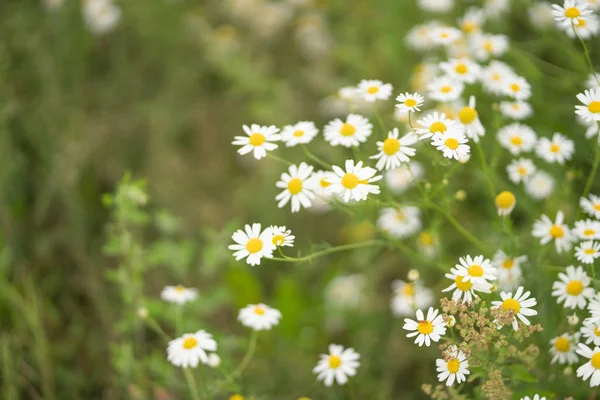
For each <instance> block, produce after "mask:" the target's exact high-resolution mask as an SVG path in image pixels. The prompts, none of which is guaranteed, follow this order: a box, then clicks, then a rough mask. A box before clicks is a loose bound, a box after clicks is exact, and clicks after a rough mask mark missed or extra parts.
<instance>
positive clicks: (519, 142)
mask: <svg viewBox="0 0 600 400" xmlns="http://www.w3.org/2000/svg"><path fill="white" fill-rule="evenodd" d="M510 142H511V143H512V144H514V145H515V146H520V145H522V144H523V139H521V136H513V137H511V138H510Z"/></svg>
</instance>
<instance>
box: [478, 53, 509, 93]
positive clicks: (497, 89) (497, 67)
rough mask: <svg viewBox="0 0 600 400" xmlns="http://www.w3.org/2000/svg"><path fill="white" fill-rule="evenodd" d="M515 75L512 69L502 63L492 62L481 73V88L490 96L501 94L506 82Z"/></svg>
mask: <svg viewBox="0 0 600 400" xmlns="http://www.w3.org/2000/svg"><path fill="white" fill-rule="evenodd" d="M514 75H515V72H514V71H513V69H512V68H511V67H510V66H509V65H508V64H506V63H503V62H502V61H497V60H493V61H490V64H489V65H488V66H487V67H486V68H484V69H483V70H482V71H481V76H480V79H481V82H482V83H483V88H484V89H485V90H486V91H488V92H489V93H492V94H496V95H499V94H502V93H503V91H504V87H505V86H506V82H507V81H508V79H509V78H511V77H512V76H514Z"/></svg>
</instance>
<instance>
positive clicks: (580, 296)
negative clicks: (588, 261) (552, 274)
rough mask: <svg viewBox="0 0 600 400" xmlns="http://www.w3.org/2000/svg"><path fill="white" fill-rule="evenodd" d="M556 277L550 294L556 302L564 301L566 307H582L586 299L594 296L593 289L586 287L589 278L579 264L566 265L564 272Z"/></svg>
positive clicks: (589, 280) (588, 283)
mask: <svg viewBox="0 0 600 400" xmlns="http://www.w3.org/2000/svg"><path fill="white" fill-rule="evenodd" d="M558 279H559V280H558V281H555V282H554V283H553V284H552V290H553V291H552V296H555V297H557V299H556V302H557V303H558V304H561V303H563V302H564V303H565V304H564V306H565V307H566V308H580V309H584V308H585V305H586V304H587V301H588V299H589V298H591V297H593V296H594V289H593V288H590V287H588V286H589V285H590V282H591V279H590V277H589V276H588V275H587V274H586V273H585V271H584V270H583V268H582V267H580V266H579V267H577V268H575V267H574V266H572V265H570V266H568V267H567V270H566V273H564V272H560V273H559V274H558Z"/></svg>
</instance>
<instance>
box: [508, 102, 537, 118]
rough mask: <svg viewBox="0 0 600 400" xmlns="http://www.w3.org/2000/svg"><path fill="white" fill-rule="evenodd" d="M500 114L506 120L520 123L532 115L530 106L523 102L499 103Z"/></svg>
mask: <svg viewBox="0 0 600 400" xmlns="http://www.w3.org/2000/svg"><path fill="white" fill-rule="evenodd" d="M500 112H501V113H502V115H504V116H505V117H506V118H511V119H515V120H517V121H522V120H524V119H527V118H529V117H531V116H532V115H533V109H532V108H531V105H530V104H529V103H527V102H525V101H520V100H516V101H502V102H500Z"/></svg>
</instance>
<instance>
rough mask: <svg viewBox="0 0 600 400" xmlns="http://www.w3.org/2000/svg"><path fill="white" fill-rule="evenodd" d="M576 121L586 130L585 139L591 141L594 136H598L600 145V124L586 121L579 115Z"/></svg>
mask: <svg viewBox="0 0 600 400" xmlns="http://www.w3.org/2000/svg"><path fill="white" fill-rule="evenodd" d="M576 120H577V122H578V123H579V124H581V125H583V126H584V127H585V128H586V130H585V138H586V139H591V138H593V137H594V136H597V137H598V143H599V144H600V135H598V132H600V124H598V122H596V121H594V120H585V119H583V118H582V117H581V115H578V116H577V117H576Z"/></svg>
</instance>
